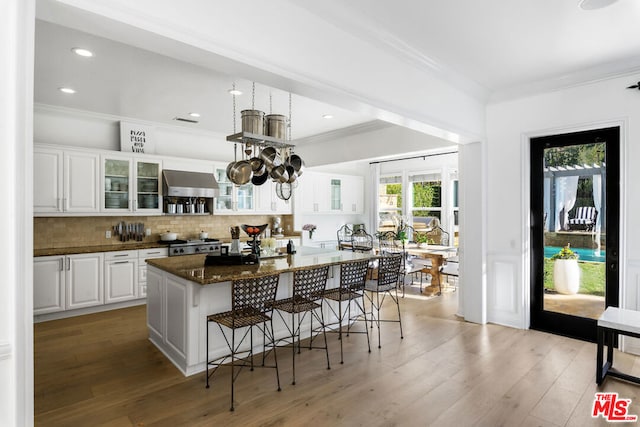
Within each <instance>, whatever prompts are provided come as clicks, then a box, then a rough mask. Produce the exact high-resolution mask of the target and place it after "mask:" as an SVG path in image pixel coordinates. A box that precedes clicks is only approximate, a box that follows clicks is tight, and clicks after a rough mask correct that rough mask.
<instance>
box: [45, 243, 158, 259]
mask: <svg viewBox="0 0 640 427" xmlns="http://www.w3.org/2000/svg"><path fill="white" fill-rule="evenodd" d="M166 247H168V245H165V244H161V243H158V242H148V243H145V242H136V243H129V244H126V243H123V244H122V245H104V246H76V247H68V248H45V249H34V250H33V256H34V257H39V256H56V255H74V254H90V253H95V252H118V251H135V250H138V249H154V248H166Z"/></svg>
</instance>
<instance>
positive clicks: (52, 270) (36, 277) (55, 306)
mask: <svg viewBox="0 0 640 427" xmlns="http://www.w3.org/2000/svg"><path fill="white" fill-rule="evenodd" d="M65 258H66V257H64V256H43V257H36V258H34V260H33V314H35V315H38V314H45V313H55V312H57V311H63V310H65V307H66V305H65V271H66V270H65V265H66V264H65Z"/></svg>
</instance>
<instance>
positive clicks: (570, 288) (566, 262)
mask: <svg viewBox="0 0 640 427" xmlns="http://www.w3.org/2000/svg"><path fill="white" fill-rule="evenodd" d="M551 259H552V260H554V264H553V286H554V287H555V288H556V291H557V292H558V293H561V294H565V295H575V294H577V293H578V290H579V289H580V267H579V266H578V254H577V253H575V252H574V251H572V250H571V247H570V245H569V243H567V246H565V247H564V248H562V249H561V250H560V252H558V253H557V254H555V255H553V256H552V257H551Z"/></svg>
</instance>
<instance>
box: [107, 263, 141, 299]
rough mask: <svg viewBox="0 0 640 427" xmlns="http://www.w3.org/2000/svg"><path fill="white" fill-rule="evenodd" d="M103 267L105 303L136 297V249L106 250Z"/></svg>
mask: <svg viewBox="0 0 640 427" xmlns="http://www.w3.org/2000/svg"><path fill="white" fill-rule="evenodd" d="M104 269H105V270H104V289H105V293H104V302H105V304H110V303H114V302H120V301H127V300H131V299H135V298H136V297H137V295H138V251H119V252H107V253H106V254H105V261H104Z"/></svg>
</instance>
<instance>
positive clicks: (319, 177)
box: [295, 172, 332, 213]
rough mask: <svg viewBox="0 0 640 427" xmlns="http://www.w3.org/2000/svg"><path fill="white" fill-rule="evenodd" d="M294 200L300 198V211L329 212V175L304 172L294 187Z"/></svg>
mask: <svg viewBox="0 0 640 427" xmlns="http://www.w3.org/2000/svg"><path fill="white" fill-rule="evenodd" d="M295 193H296V200H300V202H299V203H300V205H299V206H300V208H301V212H304V213H329V212H332V210H331V198H330V196H331V180H330V177H329V175H325V174H321V173H313V172H305V174H304V176H302V177H301V178H300V183H299V184H298V188H296V189H295Z"/></svg>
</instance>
